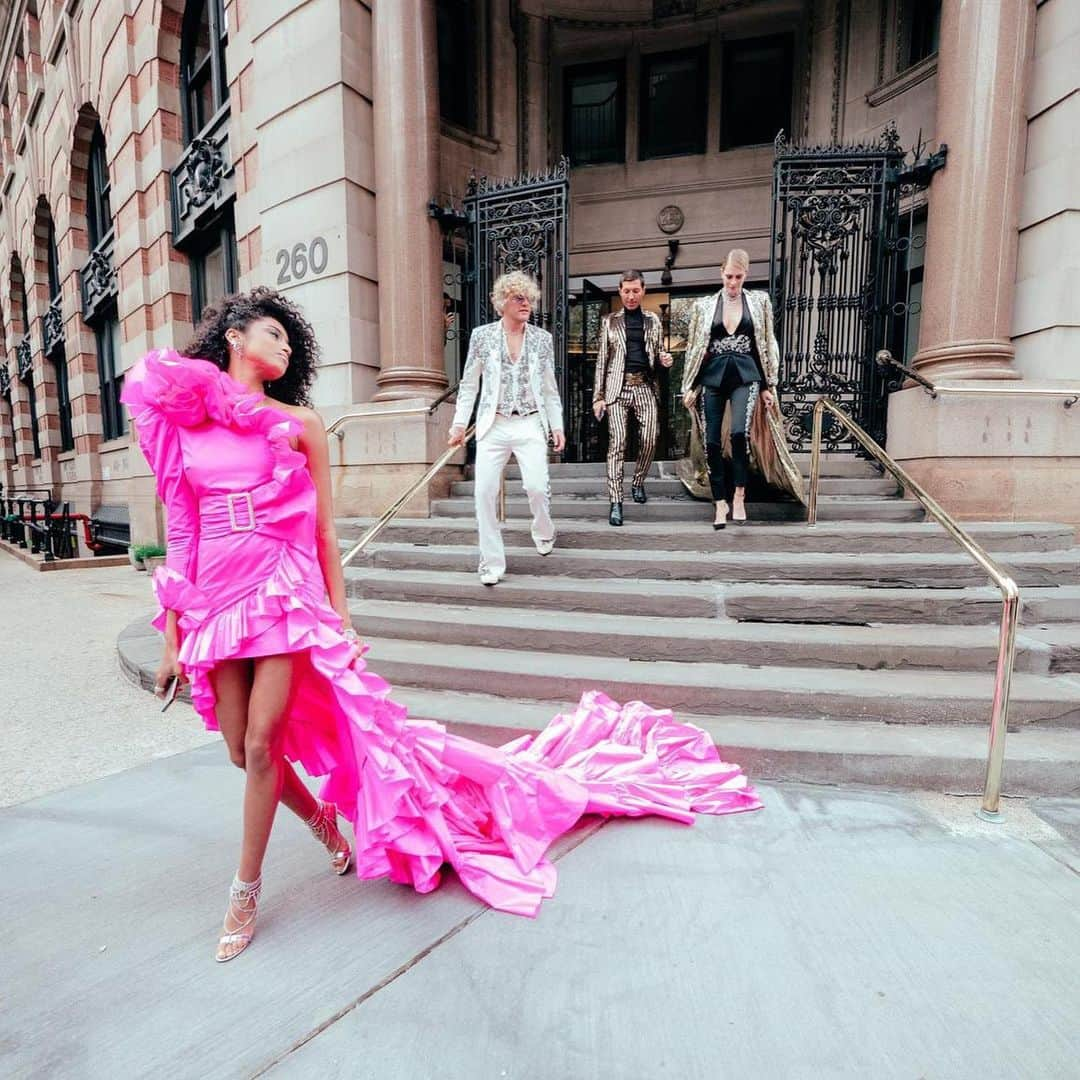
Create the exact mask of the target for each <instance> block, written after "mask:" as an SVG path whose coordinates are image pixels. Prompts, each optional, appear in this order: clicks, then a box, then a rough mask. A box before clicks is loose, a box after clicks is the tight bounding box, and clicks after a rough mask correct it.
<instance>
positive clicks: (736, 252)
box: [721, 248, 750, 274]
mask: <svg viewBox="0 0 1080 1080" xmlns="http://www.w3.org/2000/svg"><path fill="white" fill-rule="evenodd" d="M728 267H731V268H732V269H733V270H741V271H742V272H743V273H744V274H749V273H750V256H749V255H747V254H746V252H745V251H743V249H742V248H732V249H731V250H730V251H729V252H728V253H727V258H726V259H725V260H724V265H723V267H721V269H722V270H727V269H728Z"/></svg>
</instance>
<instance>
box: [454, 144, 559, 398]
mask: <svg viewBox="0 0 1080 1080" xmlns="http://www.w3.org/2000/svg"><path fill="white" fill-rule="evenodd" d="M569 198H570V163H569V161H568V160H567V159H566V158H565V157H564V158H562V160H561V161H559V163H558V164H557V165H555V166H554V167H553V168H552V169H550V170H549V171H548V172H545V173H526V174H523V175H521V176H517V177H513V178H511V179H503V180H494V179H489V178H488V177H486V176H480V177H478V176H473V177H471V178H470V180H469V186H468V189H467V191H466V194H465V199H464V210H465V216H466V218H467V221H468V225H467V228H468V235H469V244H468V250H469V258H468V262H469V264H470V265H469V273H468V277H469V278H470V279H471V280H470V285H471V288H470V290H469V294H470V301H471V303H470V308H471V311H470V316H471V318H470V326H473V327H475V326H479V325H480V324H481V323H485V322H490V321H491V320H492V319H493V318H494V317H495V316H494V314H493V312H492V309H491V300H490V296H491V287H492V285H493V284H494V282H495V279H496V278H497V277H498V276H499V275H500V274H502V273H505V272H506V271H508V270H524V271H525V272H526V273H527V274H531V275H532V276H533V277H534V278H535V279H536V281H537V284H538V285H539V286H540V303H539V304H538V305H537V306H536V308H535V309H534V311H533V322H535V323H536V324H537V325H539V326H542V327H543V328H544V329H545V330H548V331H550V333H551V336H552V337H553V338H554V339H555V376H556V378H557V379H558V382H559V390H560V392H561V393H562V395H563V399H564V401H565V400H566V389H567V387H566V347H567V303H568V298H569V291H570V281H569V265H568V260H567V251H568V240H569V237H568V232H567V216H568V213H567V209H568V205H569Z"/></svg>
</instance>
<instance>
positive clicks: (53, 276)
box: [42, 217, 75, 452]
mask: <svg viewBox="0 0 1080 1080" xmlns="http://www.w3.org/2000/svg"><path fill="white" fill-rule="evenodd" d="M46 254H47V259H48V264H49V306H50V309H52V308H53V307H55V308H56V310H57V311H58V312H59V311H60V258H59V255H58V253H57V250H56V229H55V227H54V226H53V222H52V218H51V217H50V218H49V239H48V250H47V253H46ZM42 338H43V340H45V342H46V348H48V339H47V338H46V336H45V335H44V334H43V335H42ZM47 356H48V359H49V360H50V361H51V362H52V364H53V367H54V368H55V369H56V404H57V408H58V409H59V412H60V450H61V452H63V451H64V450H74V449H75V439H74V437H73V436H72V433H71V394H70V392H69V390H68V370H67V353H66V352H65V350H64V338H63V334H62V333H61V335H60V337H59V338H58V339H57V340H56V343H55V344H54V345H53V347H52V348H51V349H50V350H49V352H48V354H47Z"/></svg>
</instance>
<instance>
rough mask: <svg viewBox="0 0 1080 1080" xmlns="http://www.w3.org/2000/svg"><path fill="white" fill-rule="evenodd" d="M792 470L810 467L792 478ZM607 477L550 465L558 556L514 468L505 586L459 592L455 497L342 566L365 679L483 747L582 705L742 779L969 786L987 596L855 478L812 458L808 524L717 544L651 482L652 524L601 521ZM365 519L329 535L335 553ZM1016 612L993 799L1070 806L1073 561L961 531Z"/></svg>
mask: <svg viewBox="0 0 1080 1080" xmlns="http://www.w3.org/2000/svg"><path fill="white" fill-rule="evenodd" d="M800 464H801V465H803V467H804V471H806V472H808V471H809V469H808V462H800ZM602 471H603V470H602V466H599V465H556V466H553V468H552V501H553V508H554V515H555V518H556V524H557V525H558V527H559V537H558V545H557V547H556V550H555V551H554V552H553V553H552V555H550V556H549V557H547V558H541V557H540V556H538V555H537V553H536V551H535V550H534V548H533V547H532V544H531V541H530V538H529V533H528V520H527V518H528V509H527V503H526V501H525V498H524V495H523V494H522V492H521V487H520V480H519V478H518V475H517V473H516V471H515V470H514V469H513V468H511V469H510V470H509V471H508V478H509V482H508V490H507V517H508V521H507V525H506V531H505V536H506V541H507V558H508V574H507V577H506V579H505V580H504V581H503V582H501V583H500V584H499V585H498V586H496V587H495V588H490V589H488V588H484V587H483V586H481V585H480V583H479V581H478V579H477V576H476V558H477V556H476V549H475V543H476V536H475V527H474V524H473V518H472V513H473V511H472V484H471V482H470V481H468V480H466V481H462V482H459V483H456V484H455V485H453V488H452V491H451V495H450V497H449V498H447V499H444V500H439V501H437V502H436V503H435V504H434V511H433V512H434V516H433V517H431V518H429V519H419V520H418V519H399V520H398V521H396V522H394V523H393V524H391V525H390V526H389V527H388V528H387V529H386V531H384V532H383V533H382V535H381V536H380V538H379V541H378V542H376V543H375V544H374V545H372V546H371V547H370V548H369V550H368V552H367V553H366V556H365V557H363V558H362V559H361V560H358V561H357V562H356V563H354V564H353V566H351V567H350V568H349V569H348V570H347V571H346V578H347V586H348V590H349V594H350V598H351V608H352V611H353V617H354V623H355V625H356V627H357V629H358V630H359V632H360V633H361V635H362V636H363V637H364V638H365V639H366V640H367V641H369V642H370V644H371V652H370V654H369V661H370V663H371V665H372V667H373V668H374V669H375V670H376V671H378V672H379V673H380V674H382V675H384V676H385V677H386V678H388V679H389V680H390V681H391V682H393V683H394V684H395V686H396V687H398V688H399V691H398V693H397V695H396V696H398V697H399V698H400V699H401V700H403V701H404V702H405V703H406V704H407V705H408V706H409V708H410V711H411V712H412V713H413V714H414V715H417V716H421V717H425V718H428V719H433V720H439V721H441V722H444V723H448V724H449V725H451V726H452V727H454V728H455V729H456V730H458V731H461V732H463V733H466V734H469V735H471V736H473V737H479V738H482V739H484V740H486V741H489V742H499V741H502V740H504V739H506V738H508V737H510V736H511V735H513V734H515V733H519V732H521V731H525V730H535V729H537V728H539V727H542V726H543V724H544V723H546V722H547V721H548V720H549V719H550V717H551V716H553V715H554V714H555V713H557V712H560V711H563V710H565V709H566V708H568V707H571V706H572V705H573V703H574V702H576V700H577V699H578V697H579V696H580V694H581V692H582V691H583V690H585V689H589V688H593V687H597V688H601V689H603V690H605V691H606V692H607V693H609V694H610V695H611V696H612V697H614V698H616V699H617V700H623V701H625V700H631V699H634V698H641V699H643V700H645V701H648V702H650V703H651V704H654V705H657V706H663V707H668V708H671V709H674V710H675V711H676V712H677V713H678V714H679V715H680V716H682V717H685V718H687V719H691V720H693V721H694V722H696V723H698V724H700V725H701V726H703V727H705V728H706V729H707V730H708V731H709V732H710V733H711V734H712V735H713V738H714V739H715V740H716V742H717V743H718V744H719V745H720V746H721V747H722V748H723V750H724V752H725V753H726V754H727V755H728V756H730V757H731V758H733V759H735V760H737V761H739V762H741V763H742V764H743V765H744V766H745V767H747V768H748V769H749V770H750V771H751V772H752V773H753V774H754V775H755V776H757V777H759V778H762V779H765V778H768V779H799V780H804V781H812V782H821V783H838V782H845V783H852V782H855V783H871V784H884V785H888V786H904V787H927V788H934V789H939V790H940V789H943V790H950V791H965V792H973V791H977V790H980V789H981V786H982V775H983V769H984V767H985V757H986V735H987V724H988V720H989V715H990V701H991V695H992V690H993V670H994V664H995V660H996V653H997V621H998V619H999V617H1000V607H1001V605H1000V600H999V597H998V592H997V590H996V589H995V588H993V587H991V586H989V585H987V583H986V578H985V575H983V574H982V572H981V571H980V570H979V569H978V568H977V567H976V566H975V564H974V563H973V562H972V561H971V559H970V558H968V557H967V556H966V555H964V554H962V553H961V552H960V551H959V550H958V549H957V547H956V545H955V544H954V543H953V542H952V541H951V540H950V539H949V538H948V536H946V535H945V533H944V531H943V530H942V529H941V528H940V527H939V526H938V525H936V524H935V523H933V522H926V521H924V520H923V514H922V512H921V508H920V507H919V506H918V505H917V504H915V503H912V502H910V501H905V500H904V499H902V498H901V497H900V495H899V493H898V492H897V490H896V487H895V485H894V484H893V483H892V482H891V481H889V480H883V479H881V477H880V476H879V475H878V474H877V472H876V471H875V470H874V469H873V468H872V467H871V466H870V465H869V464H868V463H866V462H862V461H859V460H855V459H852V458H850V457H836V458H830V457H826V460H825V466H824V478H823V481H822V488H821V499H820V502H819V507H820V513H819V522H820V523H819V524H818V525H817V526H816V527H815V528H813V529H810V528H808V527H807V526H806V524H805V523H804V522H803V521H802V520H801V517H802V513H801V508H800V507H798V506H797V505H791V504H783V503H776V504H757V505H755V504H751V505H750V506H749V508H748V510H749V513H750V516H751V518H752V519H755V520H753V521H752V523H751V524H748V525H747V526H744V527H734V526H729V527H728V528H727V529H726V530H724V531H722V532H713V530H712V529H711V528H710V521H711V506H710V504H708V503H703V502H698V501H695V500H693V499H690V498H688V497H687V496H686V495H685V494H684V493H683V492H682V489H681V487H680V485H679V484H678V481H677V480H676V479H675V477H674V467H673V465H672V464H671V463H663V462H662V463H658V464H657V465H656V466H654V468H653V475H652V477H651V478H650V481H649V484H648V491H649V496H650V501H649V502H648V503H647V504H646V505H645V506H638V505H635V504H634V503H632V502H629V501H628V502H627V503H626V504H625V511H626V519H627V524H626V525H625V526H624V527H623V528H622V529H613V528H611V527H610V526H609V525H608V524H607V521H606V517H607V496H606V493H605V490H604V482H603V475H602ZM366 524H368V522H367V521H363V520H357V519H347V520H342V521H339V523H338V527H339V532H340V536H341V540H342V544H343V545H345V546H347V545H348V544H350V543H352V542H353V541H355V539H356V538H357V537H358V536H359V535H360V532H361V530H362V529H363V528H364V527H365V526H366ZM970 528H971V532H972V533H973V535H974V536H975V538H976V539H977V540H978V541H979V542H980V543H982V544H983V545H984V546H985V547H986V548H987V549H988V550H989V551H990V552H991V553H993V554H995V555H998V556H1000V561H1001V562H1003V563H1004V564H1005V565H1006V566H1008V567H1009V568H1010V569H1011V571H1012V572H1013V573H1014V574H1015V576H1016V578H1017V580H1018V582H1019V583H1020V585H1021V591H1022V594H1023V600H1024V615H1023V621H1022V624H1021V631H1020V634H1019V637H1018V649H1017V662H1016V673H1015V675H1014V678H1013V692H1012V709H1011V727H1012V729H1013V730H1012V732H1011V733H1010V736H1009V740H1008V748H1007V758H1006V761H1007V763H1006V772H1005V790H1006V792H1007V793H1011V794H1034V793H1040V794H1065V793H1069V792H1075V791H1076V790H1078V788H1080V768H1078V765H1080V550H1078V549H1077V547H1076V544H1075V534H1074V531H1073V529H1072V528H1071V527H1069V526H1064V525H1054V524H1039V523H1036V524H1026V523H973V524H972V525H971V527H970Z"/></svg>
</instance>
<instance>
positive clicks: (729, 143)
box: [720, 34, 793, 150]
mask: <svg viewBox="0 0 1080 1080" xmlns="http://www.w3.org/2000/svg"><path fill="white" fill-rule="evenodd" d="M792 55H793V50H792V39H791V35H790V34H776V35H773V36H771V37H761V38H745V39H743V40H741V41H727V42H725V43H724V53H723V56H724V59H723V65H724V67H723V88H722V91H721V93H722V115H721V127H720V149H721V150H730V149H731V148H732V147H736V146H758V145H761V144H762V143H771V142H772V141H773V139H775V138H776V133H777V132H778V131H779V130H780V129H781V128H784V129H785V130H789V129H790V128H791V65H792Z"/></svg>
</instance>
